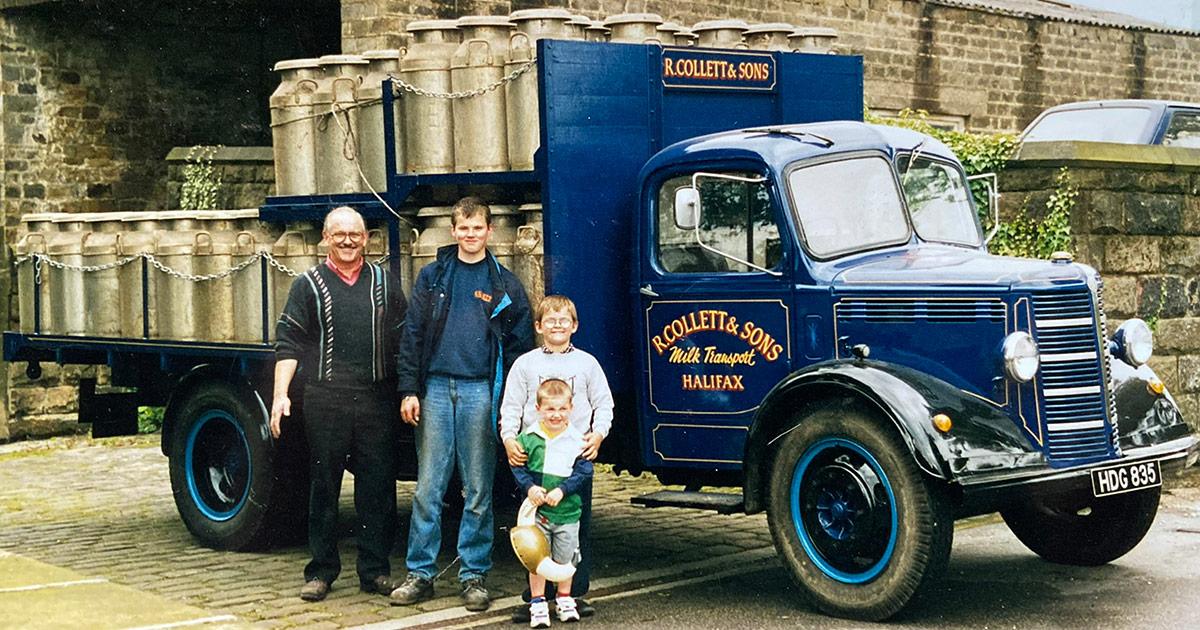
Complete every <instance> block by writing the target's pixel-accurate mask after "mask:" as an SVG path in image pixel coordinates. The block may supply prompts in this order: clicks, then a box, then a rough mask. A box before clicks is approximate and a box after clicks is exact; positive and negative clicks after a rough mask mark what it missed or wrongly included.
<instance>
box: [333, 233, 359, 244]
mask: <svg viewBox="0 0 1200 630" xmlns="http://www.w3.org/2000/svg"><path fill="white" fill-rule="evenodd" d="M365 237H366V234H363V233H362V232H334V233H332V234H330V235H329V238H330V239H332V240H333V242H335V243H341V242H342V241H344V240H347V239H349V240H350V242H352V243H357V242H359V241H361V240H363V238H365Z"/></svg>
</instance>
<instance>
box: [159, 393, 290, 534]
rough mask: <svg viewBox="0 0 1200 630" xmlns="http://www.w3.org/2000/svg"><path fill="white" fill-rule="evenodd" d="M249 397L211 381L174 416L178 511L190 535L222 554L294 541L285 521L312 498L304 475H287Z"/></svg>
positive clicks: (173, 482) (172, 466)
mask: <svg viewBox="0 0 1200 630" xmlns="http://www.w3.org/2000/svg"><path fill="white" fill-rule="evenodd" d="M245 398H246V397H245V396H243V395H241V392H240V391H239V390H238V389H237V388H236V387H234V386H233V385H232V384H230V383H226V382H222V381H210V382H207V383H203V384H200V385H198V386H196V387H195V388H194V389H192V390H191V392H190V393H189V394H187V395H186V398H185V399H183V400H181V401H179V403H178V404H179V407H178V408H177V409H175V410H173V413H172V416H173V417H174V418H175V426H174V427H173V428H172V432H171V449H170V458H171V462H170V471H171V489H172V491H173V492H174V495H175V506H176V508H177V509H178V510H179V515H180V517H181V518H182V519H183V522H184V525H186V526H187V528H188V531H190V532H191V533H192V534H193V535H194V536H196V537H197V538H199V539H200V541H201V542H202V543H204V544H205V545H207V546H210V547H213V548H216V549H250V548H257V547H262V546H265V545H266V544H267V543H269V542H276V541H280V540H293V539H294V538H295V534H294V533H292V532H291V531H289V530H292V529H294V525H290V524H288V522H287V521H288V520H289V519H287V518H286V516H288V515H292V514H294V513H295V511H296V508H297V506H296V505H295V503H296V499H297V498H298V497H299V496H304V497H306V496H307V492H306V490H307V487H306V486H307V483H306V482H304V481H303V479H304V478H306V477H301V478H300V479H296V478H294V477H293V478H290V479H289V478H287V477H291V475H285V474H282V473H283V471H282V470H280V469H281V468H282V463H281V462H282V458H281V457H279V453H278V450H277V448H276V445H275V444H274V443H273V441H272V438H271V436H270V433H269V432H268V430H267V427H266V423H265V421H264V418H263V412H262V410H261V409H256V408H254V407H251V406H250V404H248V402H247V400H246V399H245ZM297 481H299V482H300V483H303V484H304V486H305V487H304V488H303V490H304V492H300V490H301V489H300V488H296V487H295V486H296V482H297ZM298 522H299V523H303V522H304V520H303V519H300V520H299V521H298Z"/></svg>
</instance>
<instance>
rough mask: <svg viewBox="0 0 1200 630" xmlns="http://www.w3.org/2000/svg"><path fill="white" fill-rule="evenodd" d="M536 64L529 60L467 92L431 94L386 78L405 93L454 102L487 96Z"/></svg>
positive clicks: (390, 77)
mask: <svg viewBox="0 0 1200 630" xmlns="http://www.w3.org/2000/svg"><path fill="white" fill-rule="evenodd" d="M536 63H537V58H533V59H530V60H529V61H526V62H525V63H523V64H521V65H520V66H517V68H516V69H514V70H513V71H512V72H509V73H508V74H506V75H504V77H502V78H501V79H500V80H499V81H496V82H495V83H492V84H490V85H485V86H483V87H481V88H475V89H474V90H467V91H465V92H432V91H430V90H426V89H424V88H419V87H417V86H415V85H412V84H411V83H406V82H404V81H403V80H401V79H400V78H398V77H396V76H395V75H392V74H389V75H388V78H389V79H391V80H392V83H395V84H396V85H397V86H399V87H400V88H403V89H404V90H405V91H408V92H412V93H413V94H416V95H417V96H428V97H430V98H444V99H450V100H455V99H460V98H475V97H476V96H483V95H484V94H487V93H488V92H491V91H492V90H495V89H496V88H499V87H500V86H502V85H504V84H505V83H509V82H511V81H515V80H516V79H517V77H519V76H521V75H522V74H525V73H526V72H529V69H530V68H532V67H533V66H534V64H536ZM393 92H394V93H398V92H397V91H396V90H395V88H393Z"/></svg>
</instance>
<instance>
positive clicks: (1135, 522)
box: [1000, 488, 1162, 567]
mask: <svg viewBox="0 0 1200 630" xmlns="http://www.w3.org/2000/svg"><path fill="white" fill-rule="evenodd" d="M1161 493H1162V488H1150V489H1148V490H1139V491H1137V492H1130V493H1127V494H1118V495H1115V496H1110V497H1104V498H1100V499H1097V498H1093V497H1090V496H1083V497H1075V498H1071V497H1045V498H1038V499H1031V500H1029V501H1026V502H1024V503H1021V504H1018V505H1015V506H1012V507H1009V508H1006V509H1004V510H1002V511H1001V512H1000V515H1001V516H1003V517H1004V522H1005V523H1006V524H1008V528H1009V529H1010V530H1012V533H1013V534H1015V535H1016V537H1017V539H1018V540H1020V541H1021V542H1022V543H1023V544H1024V545H1025V546H1026V547H1028V548H1029V550H1030V551H1032V552H1034V553H1036V554H1037V555H1039V556H1041V557H1042V558H1045V559H1046V560H1049V561H1050V562H1055V563H1058V564H1069V565H1074V566H1084V567H1094V566H1099V565H1102V564H1107V563H1109V562H1112V561H1113V560H1116V559H1117V558H1120V557H1121V556H1123V555H1125V554H1127V553H1129V552H1130V551H1131V550H1132V549H1133V548H1134V547H1136V546H1137V544H1138V543H1140V542H1141V541H1142V538H1145V536H1146V532H1147V531H1149V530H1150V525H1151V524H1153V523H1154V517H1155V515H1156V514H1158V499H1159V496H1160V495H1161Z"/></svg>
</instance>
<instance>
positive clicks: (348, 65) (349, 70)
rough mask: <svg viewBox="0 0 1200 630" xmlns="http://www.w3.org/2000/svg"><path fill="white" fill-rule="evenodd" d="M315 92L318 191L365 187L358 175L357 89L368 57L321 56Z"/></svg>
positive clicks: (359, 87)
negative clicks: (319, 72) (318, 78)
mask: <svg viewBox="0 0 1200 630" xmlns="http://www.w3.org/2000/svg"><path fill="white" fill-rule="evenodd" d="M320 64H321V70H322V74H321V79H320V81H319V82H318V84H317V93H316V95H315V104H314V107H315V108H316V114H318V117H317V119H316V121H317V126H316V143H317V193H318V194H330V195H336V194H341V193H352V192H359V191H361V190H365V189H366V185H365V184H363V181H362V177H361V176H360V175H359V170H358V168H359V160H360V159H361V156H360V147H359V135H358V108H357V106H356V104H357V101H358V91H359V89H361V88H362V75H363V73H364V72H366V69H367V68H366V67H367V60H366V59H363V58H362V57H360V56H358V55H325V56H323V57H321V58H320Z"/></svg>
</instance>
